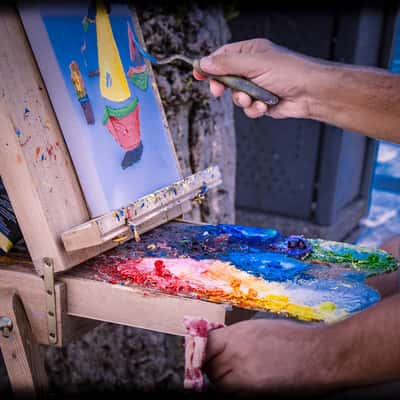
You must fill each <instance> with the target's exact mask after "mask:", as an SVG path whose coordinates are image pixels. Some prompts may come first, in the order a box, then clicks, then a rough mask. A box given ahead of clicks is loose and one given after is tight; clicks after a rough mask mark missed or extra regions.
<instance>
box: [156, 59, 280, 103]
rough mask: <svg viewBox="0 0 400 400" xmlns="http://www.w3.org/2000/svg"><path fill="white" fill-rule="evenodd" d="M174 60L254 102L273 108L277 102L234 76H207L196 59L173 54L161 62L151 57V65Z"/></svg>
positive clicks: (264, 92) (251, 83) (254, 85)
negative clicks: (246, 96) (244, 94)
mask: <svg viewBox="0 0 400 400" xmlns="http://www.w3.org/2000/svg"><path fill="white" fill-rule="evenodd" d="M176 60H181V61H184V62H185V63H187V64H190V65H191V66H192V67H193V68H194V69H196V70H197V71H199V72H200V73H201V74H202V75H204V76H206V77H208V78H210V79H213V80H216V81H218V82H221V83H222V84H223V85H225V86H226V87H228V88H230V89H233V90H237V91H240V92H244V93H246V94H248V95H249V96H250V97H251V98H253V99H254V100H260V101H262V102H264V103H266V104H268V105H270V106H274V105H276V104H278V102H279V97H278V96H276V95H275V94H273V93H271V92H269V91H268V90H266V89H263V88H262V87H260V86H258V85H256V84H255V83H253V82H251V81H249V80H247V79H245V78H242V77H240V76H235V75H212V74H208V73H207V72H204V71H203V70H202V69H201V68H200V60H198V59H192V58H189V57H186V56H184V55H181V54H174V55H172V56H169V57H166V58H164V59H162V60H156V59H155V58H154V57H151V61H152V63H153V64H156V65H163V64H169V63H171V62H173V61H176Z"/></svg>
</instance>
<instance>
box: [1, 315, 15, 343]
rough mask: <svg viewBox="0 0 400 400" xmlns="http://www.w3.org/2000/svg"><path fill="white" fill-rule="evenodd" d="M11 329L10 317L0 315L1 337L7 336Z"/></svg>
mask: <svg viewBox="0 0 400 400" xmlns="http://www.w3.org/2000/svg"><path fill="white" fill-rule="evenodd" d="M12 329H13V323H12V320H11V318H8V317H5V316H4V317H0V332H1V334H2V335H3V337H5V338H8V337H10V335H11V331H12Z"/></svg>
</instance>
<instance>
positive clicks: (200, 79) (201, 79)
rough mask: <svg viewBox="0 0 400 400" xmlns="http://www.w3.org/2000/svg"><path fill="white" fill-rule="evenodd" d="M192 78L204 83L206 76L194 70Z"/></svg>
mask: <svg viewBox="0 0 400 400" xmlns="http://www.w3.org/2000/svg"><path fill="white" fill-rule="evenodd" d="M193 76H194V77H195V79H197V80H199V81H204V80H205V79H207V76H205V75H203V74H202V73H201V72H200V71H199V70H197V69H194V70H193Z"/></svg>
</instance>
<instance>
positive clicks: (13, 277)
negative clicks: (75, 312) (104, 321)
mask: <svg viewBox="0 0 400 400" xmlns="http://www.w3.org/2000/svg"><path fill="white" fill-rule="evenodd" d="M0 289H11V290H15V291H16V292H17V293H18V295H19V296H20V298H21V300H22V303H23V305H24V308H25V312H26V314H27V317H28V320H29V322H30V326H31V329H32V331H33V334H34V336H35V338H36V340H37V341H38V342H39V343H41V344H49V340H48V330H47V308H46V292H45V288H44V282H43V280H42V279H41V278H40V277H39V276H38V275H37V274H36V273H35V270H34V269H33V267H29V266H27V265H26V264H23V265H17V264H0ZM55 295H56V313H57V333H58V342H57V346H62V345H64V344H66V343H68V342H69V341H71V340H74V339H76V338H78V337H80V336H81V335H83V334H84V333H86V332H88V331H89V330H90V329H92V328H94V327H95V326H96V323H95V321H90V320H85V319H82V318H74V317H70V316H68V315H67V314H66V287H65V284H64V283H62V282H56V284H55Z"/></svg>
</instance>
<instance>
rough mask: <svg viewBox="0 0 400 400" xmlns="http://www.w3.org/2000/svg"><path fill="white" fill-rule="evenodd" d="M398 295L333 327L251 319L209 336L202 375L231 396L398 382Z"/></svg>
mask: <svg viewBox="0 0 400 400" xmlns="http://www.w3.org/2000/svg"><path fill="white" fill-rule="evenodd" d="M399 332H400V295H395V296H391V297H388V298H387V299H385V300H383V301H381V302H380V303H378V304H376V305H374V306H372V307H371V308H369V309H368V310H365V311H363V312H361V313H359V314H357V315H355V316H353V317H350V318H348V319H346V320H344V321H342V322H339V323H336V324H333V325H327V326H325V325H319V324H318V325H308V324H301V323H297V322H291V321H283V320H265V319H257V320H250V321H245V322H239V323H237V324H233V325H231V326H229V327H227V328H221V329H216V330H214V331H211V332H210V334H209V340H208V345H207V363H206V372H207V374H208V376H209V378H210V379H211V381H213V382H214V383H216V384H217V386H219V387H220V388H223V389H225V390H232V391H243V390H246V391H247V390H250V391H261V392H263V393H273V392H279V393H280V394H282V393H284V392H286V391H289V392H291V391H296V392H297V393H299V392H300V391H303V390H304V391H310V392H320V391H325V390H329V389H331V388H335V389H337V388H343V387H357V386H361V385H367V384H376V383H382V382H388V381H391V380H399V379H400V335H399Z"/></svg>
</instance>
